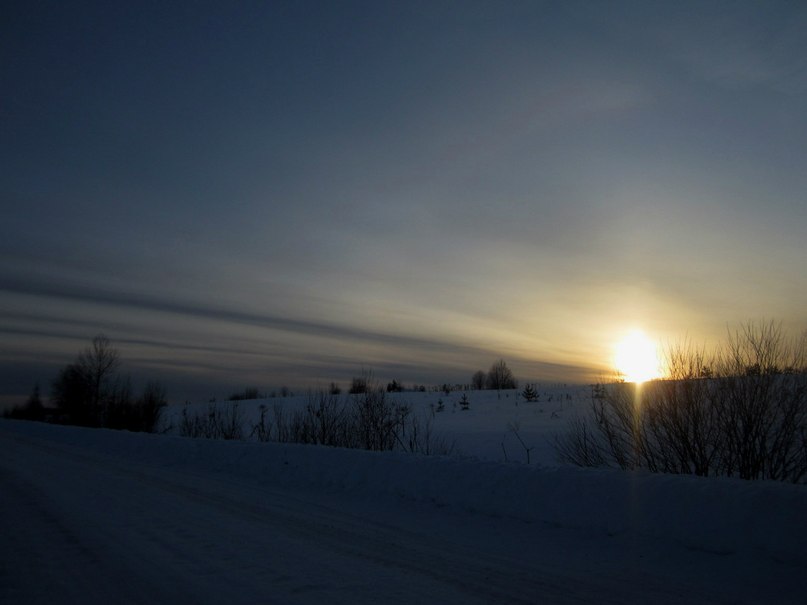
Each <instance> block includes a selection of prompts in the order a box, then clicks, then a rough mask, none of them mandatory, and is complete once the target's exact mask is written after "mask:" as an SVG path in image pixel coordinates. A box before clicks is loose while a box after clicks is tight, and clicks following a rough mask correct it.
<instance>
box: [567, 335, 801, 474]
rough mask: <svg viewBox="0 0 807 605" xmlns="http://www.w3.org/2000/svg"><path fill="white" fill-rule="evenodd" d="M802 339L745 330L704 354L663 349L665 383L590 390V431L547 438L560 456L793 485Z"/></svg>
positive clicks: (578, 425)
mask: <svg viewBox="0 0 807 605" xmlns="http://www.w3.org/2000/svg"><path fill="white" fill-rule="evenodd" d="M805 342H806V340H805V337H804V336H802V337H801V338H800V339H796V340H792V339H791V340H788V339H787V338H785V335H784V334H783V332H782V329H781V325H779V324H776V323H774V322H768V323H753V322H750V323H748V324H745V325H744V326H742V327H741V328H740V329H738V330H735V331H733V332H730V333H729V337H728V340H727V342H726V344H724V345H723V346H721V347H719V348H718V349H717V350H716V351H715V352H714V353H711V354H707V353H706V352H705V351H704V350H703V349H697V348H694V347H692V346H691V345H689V344H686V343H684V344H683V345H677V346H673V347H670V348H669V349H668V351H667V352H666V358H667V359H666V361H667V365H668V374H669V375H668V377H667V378H666V379H665V380H657V381H653V382H649V383H646V384H644V385H633V384H625V383H617V384H611V385H607V386H601V387H598V388H597V389H596V391H595V394H596V396H594V397H592V406H591V419H590V421H591V422H592V423H593V427H592V426H590V425H589V423H588V422H586V421H584V420H578V421H576V422H575V424H574V425H573V426H572V427H571V429H570V431H569V432H568V433H567V434H566V435H564V436H560V437H557V438H556V440H555V448H556V451H557V453H558V456H559V458H560V459H562V460H564V461H567V462H572V463H574V464H580V465H583V466H599V465H616V466H619V467H621V468H625V469H634V468H644V469H647V470H650V471H654V472H667V473H687V474H695V475H701V476H707V475H723V476H733V477H740V478H742V479H772V480H779V481H791V482H800V481H804V480H805V478H807V439H806V438H805V435H807V374H806V373H805V370H806V369H807V368H805V346H804V344H805Z"/></svg>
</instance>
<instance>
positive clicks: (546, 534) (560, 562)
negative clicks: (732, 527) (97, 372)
mask: <svg viewBox="0 0 807 605" xmlns="http://www.w3.org/2000/svg"><path fill="white" fill-rule="evenodd" d="M19 426H21V425H19V424H16V423H13V424H10V423H3V424H2V425H0V443H2V450H0V451H2V455H1V456H0V485H1V486H2V489H0V523H2V527H3V531H2V537H1V538H0V602H3V603H9V604H11V603H49V604H50V603H56V602H58V603H84V604H87V603H90V604H92V603H169V602H171V603H177V602H182V603H250V604H256V603H317V604H320V603H351V604H357V603H359V604H360V603H406V604H407V605H411V604H412V603H463V604H470V603H640V602H652V603H654V604H659V603H684V602H686V603H698V602H701V603H713V602H722V601H724V602H735V601H736V599H737V598H738V595H737V592H738V591H736V590H728V591H725V590H721V586H720V578H719V577H718V579H717V580H718V581H717V582H715V581H714V580H712V583H711V585H710V584H709V583H708V582H705V581H703V580H698V579H697V577H696V578H694V579H692V578H691V577H690V580H688V581H687V579H686V578H687V576H686V573H685V574H684V576H682V574H681V573H680V572H681V570H680V569H679V570H676V569H672V570H670V569H667V570H666V572H665V565H666V563H665V561H664V559H663V558H661V559H657V560H655V562H650V563H648V564H646V565H645V566H644V568H642V565H641V560H642V559H643V558H644V557H645V556H648V558H649V559H652V558H653V557H652V556H649V555H651V553H652V549H651V548H650V547H649V545H647V544H645V543H644V542H642V541H639V542H631V543H620V542H619V541H618V540H617V541H616V542H613V541H611V542H607V543H605V542H603V540H602V538H601V537H592V536H590V535H587V534H586V533H584V532H583V533H581V532H575V531H571V530H568V529H563V528H552V527H551V526H544V525H541V524H535V523H526V522H524V521H519V520H514V519H506V518H499V519H497V518H494V517H490V516H488V515H479V514H471V513H468V512H466V511H457V510H454V509H452V508H450V507H448V508H447V509H445V510H442V509H441V508H439V507H437V506H434V505H426V504H422V503H414V502H408V501H403V500H396V499H394V498H386V497H379V498H372V499H368V498H366V497H355V496H351V495H350V494H343V493H338V492H336V491H333V490H313V489H294V488H289V487H287V486H280V487H277V486H272V485H266V484H264V483H261V482H255V481H252V480H250V479H249V476H248V475H236V476H233V475H232V474H223V473H221V472H214V471H208V470H206V469H205V468H202V467H199V466H197V467H193V466H192V465H184V466H183V465H170V464H166V465H158V464H153V463H149V462H143V461H142V460H138V459H135V457H134V456H129V457H126V456H110V455H107V454H105V453H104V452H103V451H100V450H99V449H98V447H81V446H80V445H76V444H75V443H64V442H60V441H59V440H57V439H48V438H47V433H45V434H43V435H31V434H28V433H27V432H26V431H25V430H14V429H17V428H18V427H19ZM53 430H58V428H57V427H53ZM127 438H131V437H127ZM174 441H177V440H174ZM196 445H198V447H202V448H204V447H205V442H199V443H198V444H196ZM256 447H260V446H256ZM245 462H246V461H245ZM629 542H630V541H629ZM665 556H667V557H668V560H667V563H669V556H670V555H669V553H668V554H667V555H665ZM672 556H673V557H674V556H675V555H674V554H673V555H672ZM692 556H694V557H695V559H696V560H695V561H694V562H693V563H691V567H692V570H691V571H694V570H695V569H697V568H698V566H699V565H700V564H701V563H702V562H703V561H707V560H710V559H709V557H715V556H716V555H714V554H711V555H709V554H706V553H693V555H692ZM609 561H610V562H609ZM634 563H636V564H637V565H634ZM684 571H686V566H684ZM785 571H786V570H785ZM734 588H735V589H736V588H737V587H736V586H735V587H734ZM740 592H742V591H740ZM783 596H784V602H786V601H787V593H785V594H784V595H779V602H783V600H782V598H783ZM748 597H749V602H751V601H750V599H751V598H752V597H753V595H752V594H749V595H748ZM793 602H796V601H795V600H794V601H793Z"/></svg>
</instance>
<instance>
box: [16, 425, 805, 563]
mask: <svg viewBox="0 0 807 605" xmlns="http://www.w3.org/2000/svg"><path fill="white" fill-rule="evenodd" d="M0 431H2V432H3V433H5V434H6V435H7V436H9V437H11V438H14V437H15V436H18V437H24V438H27V439H30V438H34V439H42V440H47V441H48V442H50V443H53V444H57V445H58V446H68V447H71V448H75V449H79V450H80V449H89V450H93V451H97V452H103V453H104V454H105V455H107V456H111V457H115V458H119V459H124V460H130V461H133V462H138V463H141V464H146V465H150V466H158V467H162V468H172V469H175V470H179V471H182V472H188V473H203V472H216V473H222V474H226V475H228V476H231V477H237V478H240V479H247V480H250V481H254V482H255V484H256V485H267V486H269V485H272V486H282V487H289V488H302V489H313V490H320V491H321V490H325V491H333V492H341V493H348V494H350V495H352V496H359V497H368V498H376V499H378V498H379V497H394V498H401V499H405V500H411V501H418V502H425V503H433V504H435V505H439V506H441V507H450V508H454V509H457V510H461V511H465V512H473V513H477V514H481V515H491V516H497V517H511V518H515V519H520V520H523V521H526V522H532V523H546V524H551V525H553V526H557V527H567V528H575V529H582V530H585V531H588V532H595V533H599V534H603V535H635V536H637V537H639V536H640V537H644V538H652V539H657V540H661V541H665V542H669V543H678V544H681V545H683V546H684V547H686V548H690V549H694V550H701V551H706V552H714V553H724V554H729V553H738V552H742V551H744V550H747V549H752V550H754V551H758V552H761V553H764V554H765V555H768V556H770V557H774V558H776V559H777V560H780V561H788V562H792V563H794V564H796V565H807V524H805V523H804V518H805V513H807V489H806V488H805V487H804V486H795V485H788V484H779V483H767V482H756V483H752V482H744V481H740V480H730V479H703V478H697V477H688V476H670V475H649V474H633V473H626V472H622V471H616V470H589V469H576V468H552V469H547V468H542V467H537V466H526V465H522V464H515V463H511V464H506V463H497V462H483V461H479V460H473V459H461V458H427V457H420V456H412V455H407V454H399V453H374V452H364V451H356V450H342V449H335V448H324V447H316V446H305V445H283V444H275V443H247V442H225V441H207V440H199V439H185V438H181V437H172V436H158V435H145V434H134V433H126V432H117V431H105V430H97V429H83V428H76V427H61V426H52V425H46V424H39V423H28V422H21V421H9V420H4V421H2V422H0Z"/></svg>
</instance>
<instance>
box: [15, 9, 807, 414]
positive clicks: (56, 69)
mask: <svg viewBox="0 0 807 605" xmlns="http://www.w3.org/2000/svg"><path fill="white" fill-rule="evenodd" d="M804 31H807V5H805V3H803V2H764V3H762V2H753V3H748V2H739V1H737V2H735V1H731V2H675V3H673V2H652V1H650V2H619V1H614V2H608V3H601V2H577V1H569V2H518V1H513V2H499V1H494V2H476V1H470V0H469V1H464V2H440V1H429V2H417V1H413V2H378V1H367V2H305V1H303V2H233V3H230V2H226V3H223V2H187V3H183V2H171V3H166V2H137V3H110V2H71V3H64V2H48V1H42V2H30V1H25V2H14V1H12V2H4V3H3V6H2V8H0V90H2V91H3V92H2V94H1V95H0V99H1V100H0V208H1V210H2V215H1V216H2V221H1V222H0V313H1V315H0V398H6V400H9V398H13V397H20V396H24V395H26V394H27V393H29V392H30V391H31V389H32V387H33V384H34V383H37V382H38V383H40V385H41V387H42V389H43V391H45V392H47V391H48V389H49V383H50V380H52V379H53V378H54V377H55V375H56V373H57V372H58V369H59V368H60V367H62V366H64V365H65V364H67V363H70V362H71V361H72V360H73V359H74V358H75V355H76V354H77V353H78V351H80V350H81V349H82V348H84V347H85V346H86V345H87V344H88V343H89V341H90V339H91V338H92V337H93V336H95V335H96V334H99V333H103V334H105V335H106V336H108V337H109V338H110V339H111V340H112V342H113V344H114V345H115V346H117V348H118V349H119V350H120V352H121V356H122V359H123V362H124V366H123V367H124V369H125V370H126V371H127V372H129V373H130V374H131V375H132V376H133V379H134V380H135V381H138V380H141V379H144V377H150V378H157V379H160V380H162V381H163V382H164V384H165V385H166V386H167V388H168V395H169V398H171V399H174V400H177V399H178V400H182V399H185V398H199V397H206V396H208V395H209V396H211V397H213V396H223V395H226V394H227V393H228V392H232V391H233V390H237V389H240V388H244V387H245V386H257V387H259V388H260V389H265V390H270V389H272V388H277V387H279V386H281V385H288V386H291V387H293V388H305V387H316V386H320V385H326V384H328V382H330V381H332V380H333V381H336V382H338V383H342V384H345V383H346V382H348V381H349V380H350V377H351V376H356V375H358V374H359V373H361V372H362V371H365V372H366V371H372V372H373V373H374V374H375V376H376V377H377V378H379V379H380V380H382V381H386V380H391V379H393V378H395V379H397V380H399V381H401V382H403V383H404V384H411V383H426V384H435V383H438V384H439V383H442V382H469V381H470V376H471V374H472V373H473V372H474V371H475V370H477V369H487V368H488V367H489V366H490V365H491V363H492V362H493V361H495V360H497V359H499V358H503V359H505V360H506V361H507V363H508V364H509V365H510V367H511V368H513V370H514V372H515V374H516V377H517V378H519V379H521V380H522V381H526V380H547V381H561V382H580V381H591V380H594V379H596V377H597V376H599V375H602V374H603V372H605V371H607V370H608V369H609V366H610V365H611V359H612V356H611V351H612V350H613V345H614V342H615V341H616V340H618V339H619V337H620V335H622V334H625V333H627V332H628V331H630V330H633V329H637V328H639V329H642V330H644V331H645V332H646V333H647V334H648V335H650V336H651V337H652V338H653V339H658V340H659V342H661V341H668V340H673V339H679V338H682V337H687V338H689V339H691V340H693V341H695V342H710V341H711V340H714V339H719V338H720V337H721V336H722V335H724V334H725V332H726V329H727V326H733V325H737V324H738V323H740V322H745V321H748V320H751V319H761V318H766V319H767V318H769V319H774V320H776V321H781V322H782V325H783V326H784V328H785V330H786V331H789V332H791V331H796V332H798V331H801V330H803V329H804V328H806V327H807V315H805V309H807V273H806V272H805V260H807V237H805V233H807V109H805V108H807V37H805V36H804ZM0 400H2V399H0Z"/></svg>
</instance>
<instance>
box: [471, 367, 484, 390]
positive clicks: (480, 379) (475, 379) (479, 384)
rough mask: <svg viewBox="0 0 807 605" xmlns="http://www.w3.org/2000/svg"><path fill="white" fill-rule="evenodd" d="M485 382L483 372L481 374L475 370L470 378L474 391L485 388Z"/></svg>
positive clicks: (480, 371)
mask: <svg viewBox="0 0 807 605" xmlns="http://www.w3.org/2000/svg"><path fill="white" fill-rule="evenodd" d="M485 380H486V376H485V372H483V371H482V370H477V371H476V372H474V375H473V376H472V377H471V387H472V388H473V389H474V390H477V391H481V390H482V389H484V388H485Z"/></svg>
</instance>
